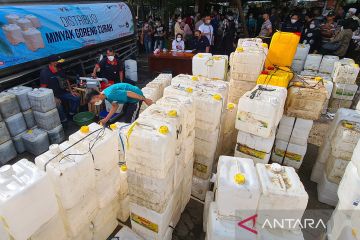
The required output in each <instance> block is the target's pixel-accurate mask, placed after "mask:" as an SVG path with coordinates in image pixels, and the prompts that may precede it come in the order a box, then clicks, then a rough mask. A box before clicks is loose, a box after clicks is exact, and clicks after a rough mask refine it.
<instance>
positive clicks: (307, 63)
mask: <svg viewBox="0 0 360 240" xmlns="http://www.w3.org/2000/svg"><path fill="white" fill-rule="evenodd" d="M307 47H308V45H302V44H299V46H298V50H297V54H296V55H295V58H294V61H293V66H292V67H293V70H294V71H295V72H297V73H300V75H301V76H302V77H303V78H305V79H309V78H310V79H311V78H312V79H313V80H315V78H316V77H321V78H322V82H323V85H324V86H325V88H326V90H327V93H328V94H327V98H326V102H325V103H324V108H323V111H322V113H323V114H325V113H326V112H327V110H328V109H327V108H328V105H329V100H330V97H331V94H332V90H333V83H332V76H331V74H332V72H333V69H334V64H335V62H337V61H339V57H337V56H331V55H324V56H323V55H320V54H306V55H305V53H306V48H307ZM298 58H299V59H300V58H301V59H303V61H304V63H303V67H302V68H300V60H296V59H298ZM318 79H319V78H318ZM334 104H336V103H334ZM335 112H336V110H335V111H334V113H335Z"/></svg>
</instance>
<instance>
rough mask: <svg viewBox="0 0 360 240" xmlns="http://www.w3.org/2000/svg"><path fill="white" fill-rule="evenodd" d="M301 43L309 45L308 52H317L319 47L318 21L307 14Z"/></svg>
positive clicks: (310, 14)
mask: <svg viewBox="0 0 360 240" xmlns="http://www.w3.org/2000/svg"><path fill="white" fill-rule="evenodd" d="M301 43H303V44H309V45H310V52H314V51H317V50H318V49H319V46H320V29H319V24H318V21H316V20H315V19H314V15H313V14H312V13H311V12H309V13H307V14H306V16H305V26H304V30H303V33H302V35H301Z"/></svg>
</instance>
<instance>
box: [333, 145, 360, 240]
mask: <svg viewBox="0 0 360 240" xmlns="http://www.w3.org/2000/svg"><path fill="white" fill-rule="evenodd" d="M359 142H360V141H358V143H357V145H356V147H355V149H354V152H353V155H352V158H351V161H350V162H349V164H348V165H347V167H346V170H345V173H344V176H343V178H342V180H341V182H340V185H339V188H338V191H337V195H338V198H339V202H338V204H337V206H336V209H335V211H334V212H333V214H332V216H331V219H330V220H329V222H328V225H327V237H328V239H331V240H333V239H334V240H340V239H354V240H355V239H359V230H360V221H359V219H360V207H359V202H360V191H359V187H360V171H359V169H360V144H359ZM347 235H348V236H349V237H348V238H345V237H344V236H347Z"/></svg>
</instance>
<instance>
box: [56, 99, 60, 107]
mask: <svg viewBox="0 0 360 240" xmlns="http://www.w3.org/2000/svg"><path fill="white" fill-rule="evenodd" d="M55 103H56V106H59V105H60V104H61V100H60V98H55Z"/></svg>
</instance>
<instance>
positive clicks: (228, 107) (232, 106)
mask: <svg viewBox="0 0 360 240" xmlns="http://www.w3.org/2000/svg"><path fill="white" fill-rule="evenodd" d="M234 108H235V104H234V103H228V104H227V109H228V110H232V109H234Z"/></svg>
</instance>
